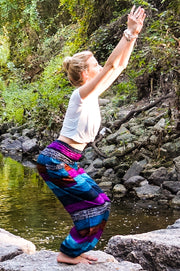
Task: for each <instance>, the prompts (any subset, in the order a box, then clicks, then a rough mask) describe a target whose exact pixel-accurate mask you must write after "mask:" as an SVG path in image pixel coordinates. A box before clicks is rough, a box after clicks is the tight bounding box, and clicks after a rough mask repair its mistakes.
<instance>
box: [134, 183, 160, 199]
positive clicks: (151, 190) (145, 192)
mask: <svg viewBox="0 0 180 271" xmlns="http://www.w3.org/2000/svg"><path fill="white" fill-rule="evenodd" d="M133 190H134V191H135V192H136V195H137V196H138V198H140V199H152V198H155V197H157V196H159V195H160V187H159V186H156V185H150V184H146V185H143V186H141V187H134V188H133Z"/></svg>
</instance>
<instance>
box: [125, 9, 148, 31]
mask: <svg viewBox="0 0 180 271" xmlns="http://www.w3.org/2000/svg"><path fill="white" fill-rule="evenodd" d="M145 17H146V13H145V10H144V9H143V8H141V7H138V8H137V9H136V10H135V6H133V7H132V9H131V12H130V13H129V15H128V22H127V25H128V30H129V31H130V32H131V34H132V35H138V34H139V33H140V32H141V29H142V27H143V23H144V19H145Z"/></svg>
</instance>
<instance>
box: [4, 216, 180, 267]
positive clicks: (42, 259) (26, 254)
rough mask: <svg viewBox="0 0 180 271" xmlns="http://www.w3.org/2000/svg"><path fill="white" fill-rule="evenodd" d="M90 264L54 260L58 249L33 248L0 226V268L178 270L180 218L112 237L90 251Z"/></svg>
mask: <svg viewBox="0 0 180 271" xmlns="http://www.w3.org/2000/svg"><path fill="white" fill-rule="evenodd" d="M88 253H91V254H93V255H94V256H96V257H97V258H98V261H97V262H96V263H95V264H93V265H86V264H78V265H76V266H70V265H67V264H59V263H57V262H56V257H57V254H58V252H53V251H47V250H41V251H36V248H35V246H34V244H33V243H31V242H29V241H27V240H25V239H23V238H20V237H18V236H15V235H13V234H11V233H9V232H7V231H5V230H3V229H0V271H32V270H36V271H47V270H50V271H56V270H63V271H75V270H78V271H81V270H82V271H90V270H91V271H101V270H104V271H106V270H107V271H110V270H112V271H114V270H119V271H126V270H129V271H130V270H132V271H165V270H166V271H179V270H180V219H179V220H177V221H176V222H175V223H174V224H173V225H171V226H168V228H167V229H162V230H156V231H152V232H148V233H142V234H135V235H127V236H122V235H117V236H114V237H112V238H111V239H110V240H109V242H108V245H107V248H106V250H105V252H103V251H95V250H94V251H90V252H88Z"/></svg>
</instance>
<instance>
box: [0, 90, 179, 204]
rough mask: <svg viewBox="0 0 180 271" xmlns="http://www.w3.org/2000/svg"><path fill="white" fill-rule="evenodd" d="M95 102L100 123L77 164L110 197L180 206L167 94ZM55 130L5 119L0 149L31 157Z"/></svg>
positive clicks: (175, 126) (172, 112)
mask: <svg viewBox="0 0 180 271" xmlns="http://www.w3.org/2000/svg"><path fill="white" fill-rule="evenodd" d="M100 105H101V112H102V127H101V129H100V132H99V135H98V137H97V138H96V140H95V143H94V144H92V145H89V146H87V148H86V150H85V152H84V157H83V159H82V161H81V165H82V166H83V167H84V168H85V169H86V171H87V172H88V173H89V174H90V175H91V176H92V177H93V178H94V179H95V180H96V182H97V183H98V184H99V185H100V187H102V188H103V190H104V191H105V192H107V193H108V195H109V196H110V197H111V198H112V199H113V200H115V201H121V200H122V199H125V198H127V197H128V198H129V197H130V198H133V199H134V200H135V201H143V202H144V201H147V202H149V201H150V202H151V204H153V203H154V202H155V203H158V204H159V205H163V206H164V207H172V208H176V209H180V131H179V123H178V120H177V119H176V116H177V112H176V108H175V107H174V99H173V98H172V97H171V95H168V96H167V97H165V98H164V99H157V100H151V101H150V100H145V101H143V102H142V101H141V102H139V103H136V104H134V105H130V106H122V107H120V108H117V107H113V105H112V102H111V101H110V100H109V99H100ZM58 132H59V129H58V130H49V129H48V128H46V129H45V128H44V129H43V130H41V131H39V130H38V129H37V128H34V126H33V125H32V127H31V128H30V125H29V124H25V125H23V126H19V127H11V126H9V124H6V123H4V124H3V125H1V127H0V151H1V152H2V153H3V154H4V155H10V156H12V157H13V158H15V159H16V160H19V161H23V160H24V159H31V160H33V161H34V162H35V161H36V157H37V155H38V153H39V151H40V150H42V149H43V148H44V147H45V146H46V144H48V143H50V141H52V140H54V139H56V138H57V137H58Z"/></svg>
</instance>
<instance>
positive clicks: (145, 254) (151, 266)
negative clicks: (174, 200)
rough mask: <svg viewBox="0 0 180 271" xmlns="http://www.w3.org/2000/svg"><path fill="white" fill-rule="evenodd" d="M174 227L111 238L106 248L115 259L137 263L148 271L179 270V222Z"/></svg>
mask: <svg viewBox="0 0 180 271" xmlns="http://www.w3.org/2000/svg"><path fill="white" fill-rule="evenodd" d="M178 221H179V222H176V223H175V227H170V228H167V229H162V230H156V231H152V232H148V233H142V234H135V235H126V236H123V235H117V236H114V237H112V238H111V239H110V240H109V242H108V246H107V248H106V250H105V251H106V252H107V253H110V254H111V255H113V256H114V257H116V258H117V259H118V258H120V259H122V260H128V261H131V262H134V263H139V264H140V265H141V266H142V267H143V268H144V269H147V270H149V271H155V270H156V271H165V270H174V271H175V270H176V271H178V270H180V220H178Z"/></svg>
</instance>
